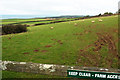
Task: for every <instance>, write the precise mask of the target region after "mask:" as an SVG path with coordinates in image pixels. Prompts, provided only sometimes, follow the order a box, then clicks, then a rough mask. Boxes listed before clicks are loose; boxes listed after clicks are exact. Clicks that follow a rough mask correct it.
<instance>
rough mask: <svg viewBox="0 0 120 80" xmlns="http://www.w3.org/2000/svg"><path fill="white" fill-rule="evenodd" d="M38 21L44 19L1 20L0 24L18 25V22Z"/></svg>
mask: <svg viewBox="0 0 120 80" xmlns="http://www.w3.org/2000/svg"><path fill="white" fill-rule="evenodd" d="M38 20H45V19H3V20H2V24H11V23H18V22H25V21H38Z"/></svg>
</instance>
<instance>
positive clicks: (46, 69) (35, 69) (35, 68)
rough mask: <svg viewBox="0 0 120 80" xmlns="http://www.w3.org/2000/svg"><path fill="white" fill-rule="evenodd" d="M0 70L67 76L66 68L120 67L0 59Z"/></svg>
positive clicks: (110, 70)
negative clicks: (80, 65)
mask: <svg viewBox="0 0 120 80" xmlns="http://www.w3.org/2000/svg"><path fill="white" fill-rule="evenodd" d="M0 70H7V71H16V72H27V73H38V74H41V75H56V76H67V70H82V71H98V72H111V73H120V69H106V68H98V67H79V66H67V65H56V64H40V63H32V62H15V61H0Z"/></svg>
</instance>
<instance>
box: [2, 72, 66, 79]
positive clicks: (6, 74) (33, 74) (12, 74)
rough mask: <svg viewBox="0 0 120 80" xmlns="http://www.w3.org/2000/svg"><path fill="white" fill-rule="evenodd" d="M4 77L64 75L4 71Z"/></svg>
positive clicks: (50, 76)
mask: <svg viewBox="0 0 120 80" xmlns="http://www.w3.org/2000/svg"><path fill="white" fill-rule="evenodd" d="M2 78H64V77H61V76H52V75H40V74H35V73H23V72H13V71H2Z"/></svg>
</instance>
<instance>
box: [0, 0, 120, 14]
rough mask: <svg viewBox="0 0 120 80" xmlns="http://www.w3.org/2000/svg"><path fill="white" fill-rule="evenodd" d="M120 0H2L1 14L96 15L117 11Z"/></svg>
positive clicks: (0, 3)
mask: <svg viewBox="0 0 120 80" xmlns="http://www.w3.org/2000/svg"><path fill="white" fill-rule="evenodd" d="M119 1H120V0H0V14H1V15H43V16H56V15H96V14H99V13H104V12H116V11H117V10H118V2H119Z"/></svg>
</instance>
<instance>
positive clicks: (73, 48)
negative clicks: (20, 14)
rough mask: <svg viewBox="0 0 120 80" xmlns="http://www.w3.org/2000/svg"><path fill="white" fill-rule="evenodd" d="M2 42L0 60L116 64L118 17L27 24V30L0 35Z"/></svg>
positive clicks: (89, 65) (112, 66) (99, 65)
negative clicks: (34, 24)
mask: <svg viewBox="0 0 120 80" xmlns="http://www.w3.org/2000/svg"><path fill="white" fill-rule="evenodd" d="M99 19H102V20H103V21H102V22H99V21H98V20H99ZM93 20H94V21H95V23H92V22H91V21H93ZM6 21H7V20H6ZM15 21H16V20H13V22H15ZM18 21H19V20H18ZM20 21H22V20H20ZM4 22H5V21H4ZM11 22H12V20H11ZM8 23H9V20H8ZM31 24H32V23H31ZM50 27H54V28H53V29H50ZM2 41H3V42H2V45H3V46H2V48H3V51H2V52H3V53H2V59H3V60H11V61H26V62H35V63H47V64H61V65H78V66H86V67H104V68H117V67H118V58H117V57H118V53H117V51H118V17H115V16H109V17H101V18H92V19H85V20H84V21H83V20H77V21H68V22H62V23H55V24H47V25H40V26H34V27H28V32H25V33H20V34H10V35H4V36H2Z"/></svg>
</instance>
